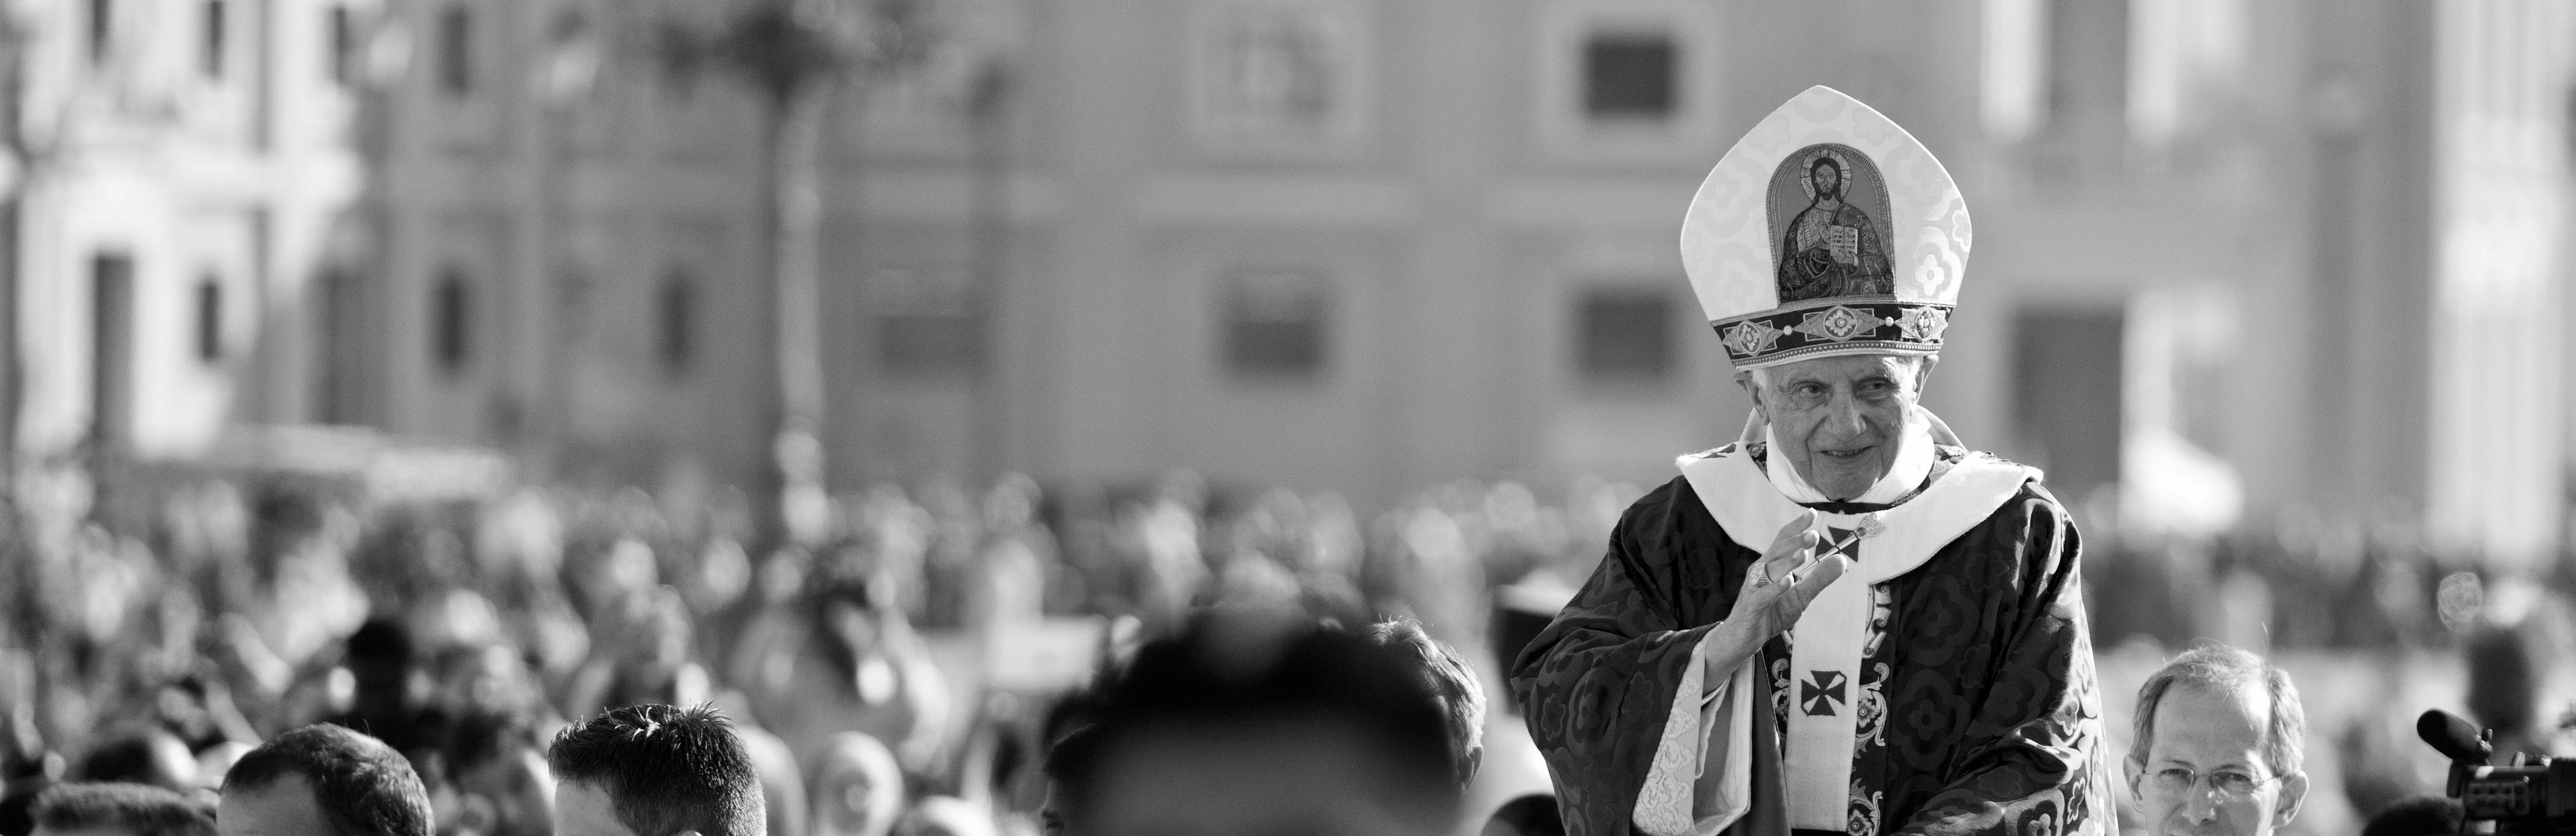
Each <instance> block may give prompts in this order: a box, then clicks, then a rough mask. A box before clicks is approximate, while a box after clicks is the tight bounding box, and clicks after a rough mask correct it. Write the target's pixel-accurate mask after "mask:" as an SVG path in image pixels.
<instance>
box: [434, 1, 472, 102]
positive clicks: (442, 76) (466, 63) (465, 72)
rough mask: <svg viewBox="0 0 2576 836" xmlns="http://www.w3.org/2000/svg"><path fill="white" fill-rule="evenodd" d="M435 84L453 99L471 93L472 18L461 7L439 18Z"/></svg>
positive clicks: (451, 7) (452, 7) (449, 9)
mask: <svg viewBox="0 0 2576 836" xmlns="http://www.w3.org/2000/svg"><path fill="white" fill-rule="evenodd" d="M438 85H439V87H441V88H443V89H445V90H446V91H447V92H448V94H450V95H455V96H463V95H465V94H467V93H471V92H474V17H473V14H472V12H471V11H470V10H468V9H466V8H465V7H464V6H462V5H458V6H450V7H448V9H447V13H446V14H444V15H441V16H440V17H439V21H438Z"/></svg>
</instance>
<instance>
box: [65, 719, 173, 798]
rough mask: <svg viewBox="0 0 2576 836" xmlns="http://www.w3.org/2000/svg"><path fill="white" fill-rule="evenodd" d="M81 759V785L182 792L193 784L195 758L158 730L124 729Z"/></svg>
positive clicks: (139, 726)
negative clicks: (137, 786) (90, 783)
mask: <svg viewBox="0 0 2576 836" xmlns="http://www.w3.org/2000/svg"><path fill="white" fill-rule="evenodd" d="M106 738H107V739H106V741H105V742H102V743H100V744H99V745H98V747H97V748H95V749H91V750H90V752H89V755H88V756H87V757H83V758H81V764H80V772H79V778H80V780H83V781H94V782H101V783H111V782H112V783H122V784H150V785H152V786H156V787H161V788H163V789H169V790H182V789H187V788H188V787H190V786H194V785H195V784H196V779H197V758H196V756H195V755H191V754H189V753H188V744H186V743H183V742H180V740H179V736H178V735H174V734H171V733H170V732H169V731H168V730H165V729H162V728H161V727H159V726H141V725H136V726H126V727H123V728H120V729H119V730H118V731H116V732H113V733H110V734H108V735H106Z"/></svg>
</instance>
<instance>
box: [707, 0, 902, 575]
mask: <svg viewBox="0 0 2576 836" xmlns="http://www.w3.org/2000/svg"><path fill="white" fill-rule="evenodd" d="M927 3H928V0H750V2H749V3H747V4H745V5H743V6H741V7H740V8H738V9H737V10H736V11H735V13H734V14H733V15H732V16H731V17H730V18H729V19H727V20H726V21H725V23H724V24H723V26H722V27H721V28H720V29H719V31H717V32H715V33H712V36H711V37H705V38H699V37H695V36H692V35H691V34H689V33H687V32H685V31H683V30H676V29H675V30H672V32H673V33H674V36H673V37H671V38H668V39H667V40H669V41H670V42H671V43H672V45H673V46H674V47H676V48H677V50H678V51H680V52H681V53H682V54H684V55H686V56H688V58H689V60H692V61H694V60H696V59H697V58H701V57H703V58H706V59H711V60H710V61H709V63H712V64H714V65H717V66H720V67H723V68H726V69H730V70H732V71H734V73H735V74H736V75H738V76H739V77H740V78H741V80H743V81H745V82H748V83H749V84H750V85H751V86H753V87H754V88H755V89H756V90H758V92H760V93H761V94H762V96H763V98H764V103H765V104H766V105H767V111H766V114H765V115H766V117H767V118H766V120H765V124H764V128H765V136H764V139H765V140H766V144H767V147H768V150H769V158H768V161H767V162H768V166H767V168H766V170H765V172H764V173H763V177H762V187H763V193H764V194H765V195H766V197H767V201H766V204H767V211H766V212H765V213H764V215H765V217H764V218H763V221H764V224H763V226H764V231H765V232H766V233H767V238H768V244H769V247H768V250H769V264H768V267H769V274H770V284H771V297H772V298H771V302H772V306H773V307H772V310H771V315H772V317H773V318H774V321H773V330H772V334H773V336H774V339H775V340H776V345H775V350H776V357H775V361H774V362H775V363H776V366H777V372H778V380H777V386H778V403H777V404H776V409H777V416H776V418H777V422H778V436H777V443H776V445H775V448H774V451H775V453H776V455H777V459H778V468H779V477H780V482H779V489H780V492H779V494H778V497H779V510H780V511H781V512H782V514H783V515H784V518H783V519H781V518H777V517H773V519H778V520H779V522H781V523H784V524H785V526H786V530H785V533H786V534H787V535H788V536H789V537H791V538H796V539H808V538H811V537H814V536H817V535H819V533H820V531H819V526H817V525H815V523H817V522H819V521H818V520H815V519H813V516H812V515H813V514H814V513H817V512H818V510H819V509H817V508H816V507H815V506H814V505H813V503H814V502H815V501H819V500H820V499H821V496H822V494H821V491H822V486H823V454H822V446H821V444H820V443H819V441H818V437H819V435H820V434H821V432H822V428H823V405H824V398H823V388H824V384H823V361H822V323H821V322H820V320H819V316H820V307H821V305H820V304H819V303H820V301H821V299H820V295H821V294H820V284H821V280H820V276H819V272H820V263H819V262H820V243H821V236H820V226H821V220H822V201H821V198H820V196H819V194H818V189H817V179H818V174H817V157H818V154H819V152H820V150H821V145H822V138H823V126H824V124H825V121H826V119H827V117H828V115H829V111H830V105H831V103H832V102H833V101H835V100H836V99H838V98H839V97H840V95H841V94H842V93H843V92H844V91H846V90H848V89H850V88H851V87H853V86H855V87H857V88H859V89H862V90H865V89H867V88H869V87H873V86H875V85H876V84H879V83H881V82H883V81H884V80H886V79H888V78H890V77H892V76H893V75H894V74H896V73H898V72H900V71H902V70H903V69H905V68H908V67H910V66H913V65H914V64H916V63H918V62H920V61H921V60H922V59H923V57H924V55H925V53H926V52H927V51H928V45H929V41H930V26H929V21H928V18H929V14H928V9H927V8H926V6H927Z"/></svg>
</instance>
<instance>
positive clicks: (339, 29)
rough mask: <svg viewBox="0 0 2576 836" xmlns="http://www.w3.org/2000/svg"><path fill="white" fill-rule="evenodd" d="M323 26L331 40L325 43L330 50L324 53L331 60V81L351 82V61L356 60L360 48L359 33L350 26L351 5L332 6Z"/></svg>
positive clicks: (325, 35)
mask: <svg viewBox="0 0 2576 836" xmlns="http://www.w3.org/2000/svg"><path fill="white" fill-rule="evenodd" d="M322 26H323V30H324V31H323V37H324V38H327V39H329V40H330V43H327V44H324V45H323V46H324V47H326V48H327V49H328V50H329V51H328V52H325V53H323V54H324V55H326V56H329V57H328V59H327V60H329V61H330V62H331V65H330V67H329V71H330V73H331V83H333V84H347V83H349V63H350V62H351V61H352V60H355V56H356V54H357V50H358V44H357V37H358V33H357V32H356V31H355V30H353V29H351V28H350V23H349V7H347V6H341V5H334V6H332V7H331V11H330V13H329V17H328V18H327V19H325V20H324V21H323V22H322Z"/></svg>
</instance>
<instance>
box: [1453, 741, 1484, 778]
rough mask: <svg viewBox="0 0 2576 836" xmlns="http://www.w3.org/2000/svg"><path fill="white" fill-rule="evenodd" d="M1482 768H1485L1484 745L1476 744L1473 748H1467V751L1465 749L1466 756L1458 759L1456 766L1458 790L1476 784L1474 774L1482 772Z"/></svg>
mask: <svg viewBox="0 0 2576 836" xmlns="http://www.w3.org/2000/svg"><path fill="white" fill-rule="evenodd" d="M1484 768H1485V745H1484V744H1482V743H1479V744H1476V745H1475V746H1473V747H1470V748H1468V749H1467V755H1466V757H1463V758H1460V759H1459V764H1458V786H1459V788H1460V789H1465V788H1466V787H1467V786H1468V785H1470V784H1473V783H1476V773H1478V772H1481V771H1483V770H1484Z"/></svg>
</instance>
